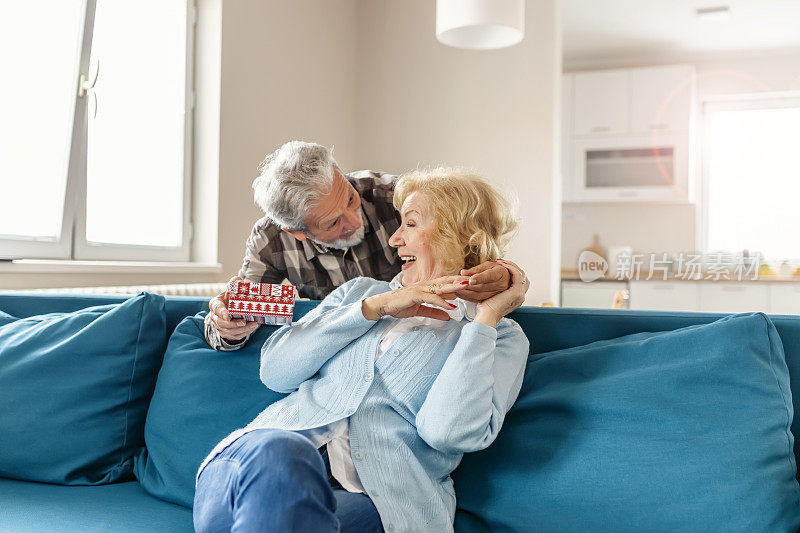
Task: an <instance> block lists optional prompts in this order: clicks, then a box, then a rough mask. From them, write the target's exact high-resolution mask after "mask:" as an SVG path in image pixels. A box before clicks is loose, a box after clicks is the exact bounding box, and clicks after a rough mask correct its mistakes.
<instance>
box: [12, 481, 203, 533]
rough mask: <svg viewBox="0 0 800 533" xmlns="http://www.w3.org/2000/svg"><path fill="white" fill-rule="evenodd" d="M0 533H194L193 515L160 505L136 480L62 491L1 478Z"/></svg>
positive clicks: (182, 509) (159, 501)
mask: <svg viewBox="0 0 800 533" xmlns="http://www.w3.org/2000/svg"><path fill="white" fill-rule="evenodd" d="M0 509H2V512H0V531H2V532H3V533H42V532H47V533H77V532H80V533H92V532H93V533H153V532H157V533H166V532H172V533H179V532H183V533H192V532H193V531H194V528H193V524H192V511H191V509H186V508H185V507H181V506H179V505H174V504H171V503H167V502H162V501H161V500H157V499H155V498H153V497H152V496H150V495H149V494H148V493H147V492H145V491H144V490H143V489H142V487H141V485H139V483H138V482H137V481H135V480H134V481H128V482H126V483H112V484H110V485H99V486H94V487H75V486H73V487H65V486H61V485H51V484H49V483H31V482H29V481H15V480H11V479H0Z"/></svg>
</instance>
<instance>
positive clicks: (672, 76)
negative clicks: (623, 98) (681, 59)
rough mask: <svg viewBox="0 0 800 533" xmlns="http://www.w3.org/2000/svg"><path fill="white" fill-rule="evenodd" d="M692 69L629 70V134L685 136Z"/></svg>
mask: <svg viewBox="0 0 800 533" xmlns="http://www.w3.org/2000/svg"><path fill="white" fill-rule="evenodd" d="M692 74H693V68H692V67H691V66H687V65H676V66H668V67H649V68H637V69H633V70H631V115H630V116H631V126H630V129H631V132H633V133H651V132H653V131H670V132H687V131H689V114H690V109H691V95H692V87H693V85H694V84H693V81H692Z"/></svg>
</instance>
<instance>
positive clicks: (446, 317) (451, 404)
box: [194, 169, 529, 532]
mask: <svg viewBox="0 0 800 533" xmlns="http://www.w3.org/2000/svg"><path fill="white" fill-rule="evenodd" d="M394 205H395V207H396V208H397V209H399V210H400V213H401V217H402V224H401V226H400V228H399V229H398V230H397V232H396V233H395V234H394V235H392V237H391V239H390V241H389V242H390V244H391V245H392V246H394V247H396V248H397V249H398V254H399V256H400V257H401V258H403V259H404V261H405V264H404V265H403V267H402V271H401V272H400V273H399V274H398V275H397V276H396V277H395V278H394V279H393V280H392V281H391V282H388V283H387V282H385V281H378V280H374V279H371V278H365V277H360V278H355V279H352V280H350V281H348V282H346V283H344V284H343V285H341V286H340V287H338V288H337V289H336V290H334V291H333V292H332V293H330V294H329V295H328V296H327V297H326V298H325V299H324V300H323V301H322V302H321V303H320V304H319V305H318V306H317V307H316V308H314V309H313V310H312V311H310V312H309V313H308V314H306V315H305V316H303V317H302V318H301V319H300V320H298V321H297V322H295V323H294V324H292V325H287V326H283V327H282V328H280V329H278V330H277V331H275V333H273V335H272V336H271V337H270V338H269V339H268V340H267V341H266V343H265V344H264V346H263V348H262V351H261V380H262V382H263V383H264V384H265V385H266V386H267V387H269V388H270V389H272V390H275V391H278V392H282V393H289V394H288V396H286V397H284V398H282V399H281V400H280V401H278V402H275V403H273V404H272V405H270V406H269V407H267V408H266V409H265V410H264V411H263V412H261V413H260V414H259V415H258V416H257V417H256V418H255V420H253V421H252V422H251V423H250V424H248V425H247V426H246V427H244V428H242V429H238V430H236V431H234V432H233V433H231V434H230V435H228V436H227V437H226V438H225V439H223V440H222V441H221V442H220V443H219V444H217V446H216V447H215V448H214V449H213V450H212V452H211V453H210V454H209V456H208V457H206V459H205V460H204V461H203V463H202V464H201V466H200V468H199V470H198V474H197V479H196V482H197V489H196V492H195V500H194V525H195V529H196V530H197V531H200V532H205V531H228V530H230V529H232V528H235V529H236V530H237V531H281V532H283V531H287V532H288V531H303V532H304V531H309V532H311V531H313V532H320V531H347V530H350V531H382V530H385V531H390V532H395V531H414V532H419V531H435V532H442V531H452V530H453V518H454V514H455V509H456V497H455V491H454V488H453V481H452V479H451V478H450V473H451V472H452V471H453V470H455V468H456V467H457V466H458V464H459V462H460V461H461V458H462V456H463V454H464V453H466V452H473V451H477V450H481V449H484V448H486V447H487V446H489V445H490V444H491V443H492V442H493V441H494V439H495V438H496V437H497V434H498V432H499V431H500V427H501V426H502V424H503V419H504V417H505V415H506V412H508V410H509V408H510V407H511V406H512V405H513V403H514V401H515V400H516V398H517V395H518V394H519V391H520V388H521V385H522V377H523V372H524V369H525V363H526V360H527V355H528V348H529V343H528V340H527V338H526V337H525V335H524V333H523V332H522V329H521V328H520V327H519V325H518V324H517V323H516V322H514V321H512V320H510V319H508V318H504V316H505V315H506V314H508V313H509V312H511V311H512V310H514V309H516V308H517V307H519V306H520V305H521V304H522V302H523V301H524V294H525V288H526V284H527V280H526V279H524V277H523V275H522V273H521V270H520V269H519V268H518V267H517V266H516V265H514V264H513V263H506V262H504V263H503V264H504V265H505V266H506V268H508V270H509V272H510V274H511V286H510V287H509V288H508V290H506V291H504V292H501V293H499V294H497V295H496V296H493V297H492V298H490V299H488V300H485V301H483V302H480V303H473V302H468V301H464V300H461V299H459V298H456V297H455V296H454V295H453V293H454V292H455V291H457V290H458V289H459V287H461V286H462V284H463V283H467V280H468V279H469V278H468V277H466V276H460V275H458V273H459V272H460V271H461V269H464V268H470V267H472V266H475V265H478V264H480V263H482V262H484V261H487V260H488V261H492V260H496V259H497V258H498V257H499V256H500V255H501V254H502V252H503V251H504V248H505V246H506V245H507V243H508V240H509V238H510V234H511V233H512V231H513V230H514V229H515V228H516V226H517V223H516V220H515V219H514V218H513V217H512V216H511V213H510V212H509V207H508V204H507V203H506V201H505V200H504V199H503V197H502V196H501V195H500V194H499V193H498V192H497V191H496V190H495V189H494V188H493V187H491V186H490V185H489V184H488V183H487V182H486V181H485V180H483V179H482V178H480V177H478V176H475V175H471V174H467V173H462V172H457V171H453V170H449V169H437V170H436V171H433V172H428V173H422V172H415V173H411V174H407V175H404V176H402V177H401V178H400V179H399V181H398V183H397V186H396V188H395V194H394ZM448 300H452V302H450V301H448Z"/></svg>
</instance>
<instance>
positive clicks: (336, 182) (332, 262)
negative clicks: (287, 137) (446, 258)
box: [205, 141, 510, 351]
mask: <svg viewBox="0 0 800 533" xmlns="http://www.w3.org/2000/svg"><path fill="white" fill-rule="evenodd" d="M259 170H260V175H259V176H258V177H257V178H256V179H255V181H253V189H254V191H255V193H254V198H255V202H256V204H258V206H259V207H260V208H261V209H262V211H264V213H265V216H264V217H263V218H261V219H259V220H258V221H257V222H256V223H255V225H254V226H253V229H252V231H251V233H250V236H249V237H248V239H247V246H246V250H245V256H244V261H243V263H242V268H241V270H240V271H239V273H238V276H234V278H231V279H236V278H238V279H245V280H248V281H255V282H259V283H281V282H282V281H284V280H285V279H288V280H289V282H290V283H291V284H292V285H294V286H295V287H296V289H297V291H298V293H299V295H300V296H301V297H304V298H313V299H322V298H324V297H325V296H326V295H328V294H329V293H330V292H331V291H333V290H334V289H335V288H336V287H338V286H339V285H341V284H343V283H344V282H346V281H347V280H349V279H353V278H356V277H358V276H368V277H371V278H375V279H379V280H384V281H391V280H392V278H394V276H395V275H397V273H398V272H400V270H401V267H402V260H401V259H400V258H399V257H398V256H397V249H396V248H393V247H391V246H390V245H389V237H391V235H392V234H394V232H395V231H396V230H397V228H398V227H399V225H400V220H401V219H400V214H399V213H398V212H397V211H396V210H395V208H394V206H393V204H392V197H393V194H394V184H395V180H396V178H397V176H395V175H392V174H386V173H383V172H374V171H371V170H362V171H357V172H352V173H350V174H343V173H342V171H341V170H340V169H339V166H338V164H337V163H336V160H335V159H334V158H333V154H332V153H331V151H330V150H329V149H328V148H326V147H324V146H320V145H319V144H315V143H307V142H300V141H291V142H288V143H286V144H284V145H283V146H281V147H280V148H278V149H277V150H276V151H275V152H273V153H272V154H270V155H268V156H267V157H266V158H265V159H264V162H263V163H262V164H261V166H260V167H259ZM461 274H462V275H465V276H470V282H469V285H467V286H465V288H464V289H462V290H461V291H459V292H458V293H456V295H457V296H458V297H460V298H463V299H465V300H470V301H475V302H478V301H483V300H485V299H487V298H490V297H492V296H494V295H495V294H498V293H500V292H502V291H504V290H506V289H508V287H509V281H510V275H509V272H508V270H507V269H506V268H505V267H503V266H500V265H498V264H497V263H494V262H487V263H483V264H481V265H478V266H476V267H474V268H472V269H469V270H463V271H462V272H461ZM227 303H228V298H227V293H226V292H223V293H221V294H219V295H218V296H217V297H216V298H213V299H212V300H211V301H210V302H209V309H210V312H209V314H208V316H207V317H206V319H205V337H206V341H207V342H208V344H209V345H210V346H212V347H213V348H214V349H217V350H226V351H227V350H236V349H239V348H241V347H242V346H243V345H245V344H246V342H247V339H248V338H249V337H250V335H251V334H252V333H253V332H254V331H255V330H256V329H257V327H258V324H257V323H249V324H246V323H245V322H244V320H231V318H230V315H229V314H228V310H227Z"/></svg>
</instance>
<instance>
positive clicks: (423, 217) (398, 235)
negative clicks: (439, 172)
mask: <svg viewBox="0 0 800 533" xmlns="http://www.w3.org/2000/svg"><path fill="white" fill-rule="evenodd" d="M400 216H401V217H402V223H401V224H400V227H399V228H398V229H397V231H396V232H394V235H392V236H391V237H390V238H389V245H390V246H393V247H395V248H397V254H398V255H399V256H400V259H401V260H403V272H402V274H403V275H402V278H401V282H402V284H403V285H404V286H408V285H411V284H412V283H416V282H418V281H425V280H429V279H433V278H438V277H440V276H447V275H448V274H458V272H446V271H445V270H444V267H442V265H441V263H440V262H439V258H437V257H434V254H433V249H432V248H431V245H430V243H431V242H432V238H431V236H432V235H433V234H434V232H435V231H436V228H435V227H434V220H433V214H432V213H431V210H430V204H429V203H428V199H427V198H426V197H425V195H424V194H423V193H421V192H419V191H415V192H413V193H411V194H410V195H409V196H408V198H406V201H405V202H403V205H402V207H401V208H400Z"/></svg>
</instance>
